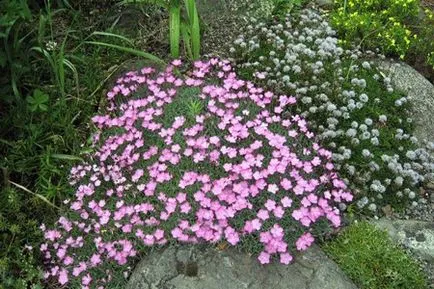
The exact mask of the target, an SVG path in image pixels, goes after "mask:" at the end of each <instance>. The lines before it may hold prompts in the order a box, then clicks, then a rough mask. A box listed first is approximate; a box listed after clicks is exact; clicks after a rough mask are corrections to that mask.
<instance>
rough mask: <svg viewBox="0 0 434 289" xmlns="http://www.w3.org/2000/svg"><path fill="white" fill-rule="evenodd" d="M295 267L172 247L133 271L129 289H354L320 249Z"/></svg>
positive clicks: (232, 251) (314, 248) (299, 258)
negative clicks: (262, 263) (263, 263)
mask: <svg viewBox="0 0 434 289" xmlns="http://www.w3.org/2000/svg"><path fill="white" fill-rule="evenodd" d="M294 260H295V261H294V262H293V263H292V264H290V265H282V264H279V263H273V264H268V265H265V266H263V265H260V264H259V262H258V260H257V259H256V258H255V257H252V256H248V255H247V254H243V253H241V252H239V251H237V250H235V249H228V250H224V251H220V250H217V249H215V248H211V247H206V248H205V247H201V246H179V247H178V246H169V247H167V248H166V249H164V250H160V251H154V252H152V253H150V254H149V255H148V256H147V257H146V258H144V259H143V260H142V261H141V262H140V263H139V264H138V265H137V267H136V268H135V269H134V271H133V273H132V274H131V277H130V279H129V282H128V285H127V287H126V288H127V289H203V288H207V289H226V288H228V289H229V288H230V289H243V288H249V289H263V288H273V289H308V288H309V289H353V288H354V289H355V288H357V287H356V286H355V285H354V284H353V283H352V282H351V281H350V280H349V279H348V278H347V277H346V276H345V275H344V273H343V272H342V271H341V270H340V269H339V267H338V266H337V265H336V264H335V263H334V262H333V261H331V260H330V259H329V258H328V257H327V256H326V255H325V254H324V253H323V252H322V251H321V249H320V248H319V247H317V246H312V247H311V248H309V249H308V250H307V251H306V252H304V253H303V254H299V255H298V256H295V258H294Z"/></svg>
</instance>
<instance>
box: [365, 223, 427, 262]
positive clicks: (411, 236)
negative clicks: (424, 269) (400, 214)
mask: <svg viewBox="0 0 434 289" xmlns="http://www.w3.org/2000/svg"><path fill="white" fill-rule="evenodd" d="M372 223H373V224H374V225H375V226H376V227H377V228H379V229H381V230H385V231H387V233H388V234H389V236H390V238H391V239H392V240H393V241H394V242H395V243H397V244H399V245H402V246H404V247H406V248H408V249H410V250H411V251H412V252H413V253H414V254H415V255H417V256H418V257H419V258H420V259H423V260H426V261H429V262H434V223H431V222H424V221H416V220H392V219H388V218H382V219H379V220H376V221H373V222H372Z"/></svg>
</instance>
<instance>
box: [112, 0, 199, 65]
mask: <svg viewBox="0 0 434 289" xmlns="http://www.w3.org/2000/svg"><path fill="white" fill-rule="evenodd" d="M183 2H184V6H185V7H184V8H185V9H182V4H181V0H123V1H120V4H121V5H129V4H152V5H157V6H159V7H162V8H164V9H166V10H167V11H168V13H169V40H170V54H171V56H172V57H173V58H179V56H180V52H179V46H180V43H181V38H182V40H183V44H184V49H185V55H186V56H188V57H189V58H190V59H192V60H196V59H199V57H200V20H199V13H198V11H197V7H196V1H195V0H184V1H183ZM184 10H185V11H184Z"/></svg>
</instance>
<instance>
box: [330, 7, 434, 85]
mask: <svg viewBox="0 0 434 289" xmlns="http://www.w3.org/2000/svg"><path fill="white" fill-rule="evenodd" d="M433 15H434V11H432V10H431V9H429V8H426V9H422V6H421V1H419V0H388V1H383V0H381V1H377V0H374V1H368V2H366V1H359V0H348V1H347V0H338V1H335V3H334V8H333V10H332V11H331V15H330V19H331V24H332V25H333V27H334V28H335V29H336V30H337V32H338V34H339V37H340V42H341V43H342V44H343V45H345V46H346V47H354V46H357V45H360V46H361V47H363V48H366V49H374V48H380V50H381V51H382V52H383V53H385V54H387V55H389V56H399V58H400V59H406V60H407V61H409V62H410V63H412V64H414V63H415V62H417V61H418V59H419V58H422V59H423V61H424V62H425V63H424V65H422V67H419V66H420V64H419V65H418V67H416V68H417V69H422V70H428V71H431V72H428V71H426V73H427V76H428V78H431V81H432V80H433V79H432V69H433V68H434V44H433V41H432V36H433V33H434V28H433V27H434V26H433ZM416 64H417V63H416ZM423 66H427V67H426V68H424V67H423Z"/></svg>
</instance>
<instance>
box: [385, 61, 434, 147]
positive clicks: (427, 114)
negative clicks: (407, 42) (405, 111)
mask: <svg viewBox="0 0 434 289" xmlns="http://www.w3.org/2000/svg"><path fill="white" fill-rule="evenodd" d="M378 63H379V67H380V69H381V70H383V71H384V72H385V73H386V74H387V75H388V76H389V77H390V79H391V82H392V85H393V86H394V87H395V89H397V90H399V91H402V92H403V93H405V94H407V96H408V97H409V98H410V101H411V103H412V105H413V109H412V118H413V120H414V121H415V132H414V134H415V136H416V137H417V138H418V139H419V140H420V141H422V140H424V139H426V140H428V141H434V85H433V84H432V83H431V82H429V81H428V80H427V79H426V78H425V77H423V76H422V75H421V74H420V73H419V72H417V71H416V70H415V69H413V68H412V67H411V66H409V65H407V64H405V63H402V62H394V61H390V60H387V61H386V60H382V61H379V62H378Z"/></svg>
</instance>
